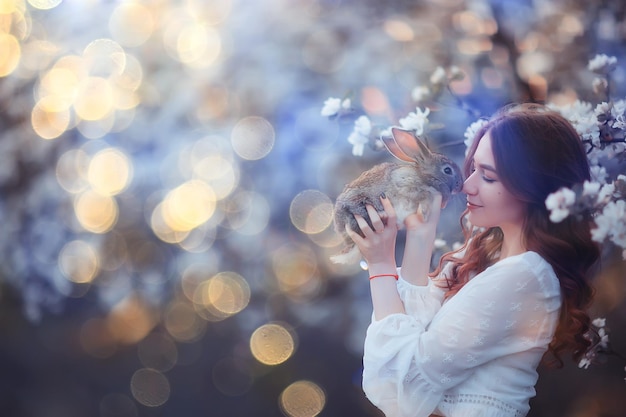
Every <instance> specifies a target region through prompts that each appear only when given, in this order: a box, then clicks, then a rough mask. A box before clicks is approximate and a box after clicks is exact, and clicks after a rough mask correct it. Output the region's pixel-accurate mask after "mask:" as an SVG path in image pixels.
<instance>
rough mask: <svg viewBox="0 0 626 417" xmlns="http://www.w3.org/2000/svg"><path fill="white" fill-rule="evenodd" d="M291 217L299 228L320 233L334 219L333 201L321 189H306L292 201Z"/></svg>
mask: <svg viewBox="0 0 626 417" xmlns="http://www.w3.org/2000/svg"><path fill="white" fill-rule="evenodd" d="M289 217H290V219H291V222H292V223H293V225H294V226H295V227H296V228H297V229H298V230H300V231H302V232H304V233H307V234H309V233H319V232H321V231H323V230H324V229H326V228H327V227H328V225H329V224H330V223H331V222H332V220H333V203H332V201H331V199H330V197H328V196H327V195H326V194H324V193H322V192H321V191H319V190H304V191H301V192H300V193H298V195H296V196H295V197H294V198H293V200H292V201H291V205H290V207H289Z"/></svg>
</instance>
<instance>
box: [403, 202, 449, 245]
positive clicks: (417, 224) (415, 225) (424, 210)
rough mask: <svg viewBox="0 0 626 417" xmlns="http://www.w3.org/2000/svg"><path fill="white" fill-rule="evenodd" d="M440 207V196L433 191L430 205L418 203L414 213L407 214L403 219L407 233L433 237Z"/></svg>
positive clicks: (441, 206)
mask: <svg viewBox="0 0 626 417" xmlns="http://www.w3.org/2000/svg"><path fill="white" fill-rule="evenodd" d="M442 208H443V205H442V196H441V194H439V193H435V194H434V195H433V200H432V202H431V204H430V205H420V206H419V207H418V208H417V210H416V211H415V213H412V214H409V215H408V216H407V217H406V219H404V225H405V226H406V230H407V233H411V234H418V235H422V236H424V237H430V236H432V237H433V239H434V236H435V231H436V229H437V224H438V223H439V216H440V214H441V209H442Z"/></svg>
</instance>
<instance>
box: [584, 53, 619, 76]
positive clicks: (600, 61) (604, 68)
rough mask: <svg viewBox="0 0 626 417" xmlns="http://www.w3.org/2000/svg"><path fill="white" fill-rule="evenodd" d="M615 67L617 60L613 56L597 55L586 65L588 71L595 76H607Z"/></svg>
mask: <svg viewBox="0 0 626 417" xmlns="http://www.w3.org/2000/svg"><path fill="white" fill-rule="evenodd" d="M616 67H617V58H616V57H614V56H608V55H605V54H598V55H596V56H595V57H593V59H592V60H591V61H589V64H588V65H587V69H589V71H592V72H595V73H596V74H604V75H606V74H608V73H609V72H611V71H613V70H614V69H615V68H616Z"/></svg>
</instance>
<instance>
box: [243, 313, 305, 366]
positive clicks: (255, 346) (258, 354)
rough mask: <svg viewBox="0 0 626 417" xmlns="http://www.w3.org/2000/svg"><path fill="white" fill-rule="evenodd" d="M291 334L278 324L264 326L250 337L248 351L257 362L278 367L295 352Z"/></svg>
mask: <svg viewBox="0 0 626 417" xmlns="http://www.w3.org/2000/svg"><path fill="white" fill-rule="evenodd" d="M295 348H296V346H295V341H294V337H293V336H292V334H291V332H290V331H289V330H287V328H286V327H285V326H283V325H281V324H278V323H269V324H264V325H263V326H261V327H259V328H258V329H256V330H255V331H254V332H253V333H252V336H250V350H251V352H252V355H253V356H254V357H255V358H256V360H258V361H259V362H261V363H263V364H265V365H278V364H281V363H283V362H285V361H286V360H287V359H289V358H290V357H291V356H292V355H293V353H294V351H295Z"/></svg>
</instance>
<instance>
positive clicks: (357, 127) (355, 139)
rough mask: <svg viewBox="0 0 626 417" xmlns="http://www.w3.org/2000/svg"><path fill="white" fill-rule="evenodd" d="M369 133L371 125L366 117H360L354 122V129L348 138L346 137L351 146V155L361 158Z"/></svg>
mask: <svg viewBox="0 0 626 417" xmlns="http://www.w3.org/2000/svg"><path fill="white" fill-rule="evenodd" d="M371 131H372V123H371V122H370V119H369V118H368V117H367V116H360V117H359V118H358V119H356V120H355V121H354V129H353V130H352V133H351V134H350V136H348V142H350V143H351V144H352V155H354V156H363V151H364V150H365V144H367V143H368V142H369V134H370V133H371Z"/></svg>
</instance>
